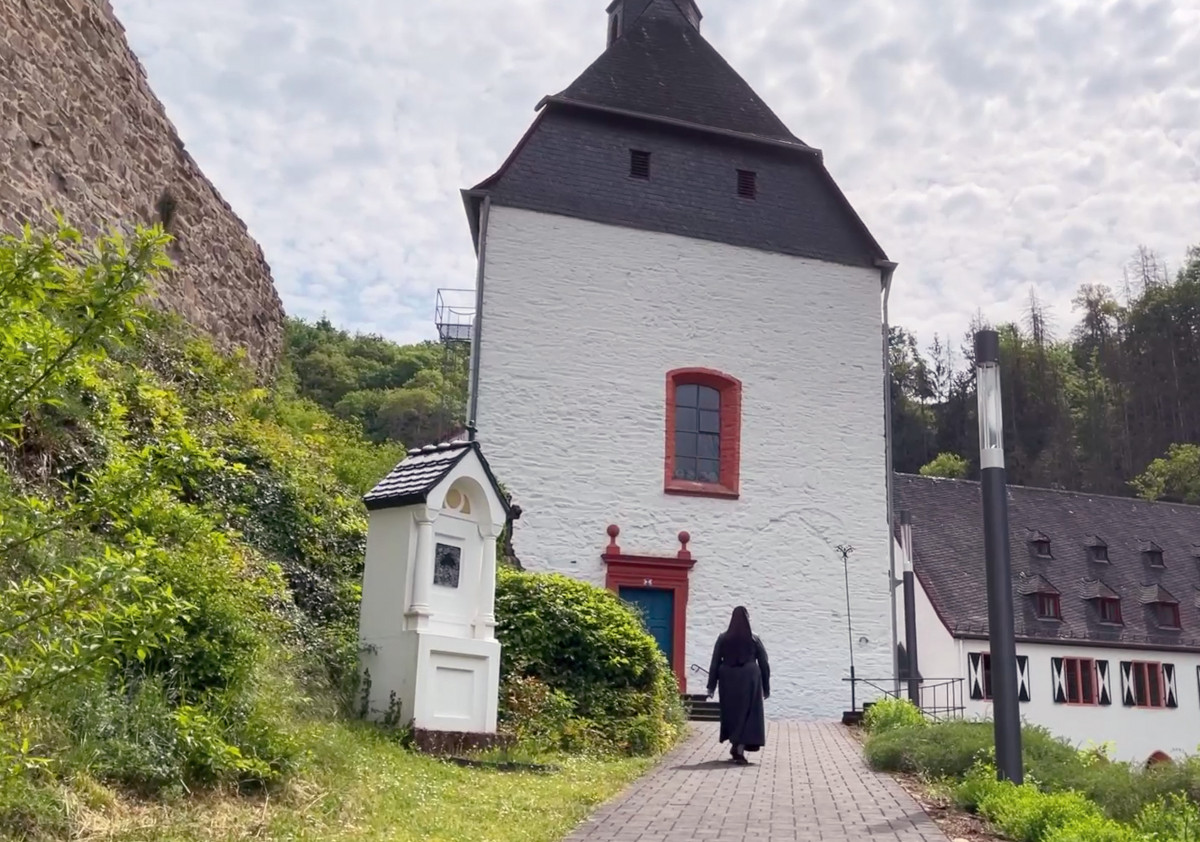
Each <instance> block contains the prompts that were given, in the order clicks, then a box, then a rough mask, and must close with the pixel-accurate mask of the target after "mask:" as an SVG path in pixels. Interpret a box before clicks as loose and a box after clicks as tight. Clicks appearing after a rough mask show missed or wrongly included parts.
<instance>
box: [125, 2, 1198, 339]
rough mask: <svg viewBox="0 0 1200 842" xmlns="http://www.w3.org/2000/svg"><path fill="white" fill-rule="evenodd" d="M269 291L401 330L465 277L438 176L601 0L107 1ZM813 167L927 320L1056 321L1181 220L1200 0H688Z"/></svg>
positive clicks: (566, 77) (488, 157)
mask: <svg viewBox="0 0 1200 842" xmlns="http://www.w3.org/2000/svg"><path fill="white" fill-rule="evenodd" d="M113 5H114V6H115V8H116V11H117V14H118V16H119V17H120V18H121V20H122V22H123V23H124V24H125V26H126V28H127V30H128V34H129V39H130V42H131V44H132V46H133V48H134V50H135V51H136V52H137V53H138V55H139V56H140V57H141V59H142V61H143V62H144V64H145V65H146V68H147V71H148V73H149V75H150V82H151V84H152V86H153V87H154V89H155V90H156V92H157V93H158V95H159V97H160V98H161V99H162V100H163V102H164V103H165V104H166V107H167V112H168V114H169V115H170V116H171V118H172V119H173V120H174V122H175V123H176V125H177V126H178V128H179V131H180V133H181V134H182V136H183V138H184V141H185V142H186V144H187V145H188V147H189V149H190V150H191V152H192V154H193V155H194V156H195V157H196V159H197V160H198V161H199V163H200V165H201V167H203V168H204V170H205V171H206V172H207V174H208V175H209V177H210V178H211V179H212V181H213V182H214V183H215V184H216V185H217V187H218V188H219V189H220V190H221V191H222V193H223V194H224V195H225V197H226V198H227V199H228V200H229V201H230V202H231V204H232V205H233V206H234V208H235V209H236V210H237V211H238V212H239V213H240V214H241V216H242V217H243V218H244V219H245V220H246V221H247V223H248V225H249V226H250V230H251V232H252V233H253V234H254V235H255V236H256V237H257V238H258V240H259V242H261V243H262V246H263V248H264V250H265V251H266V254H267V258H268V260H269V261H270V263H271V266H272V268H273V270H274V274H275V279H276V282H277V284H278V286H279V289H280V293H281V295H282V297H283V300H284V305H285V306H286V308H287V310H288V312H289V313H291V314H293V315H297V316H303V317H308V318H313V317H318V316H320V315H322V314H326V315H328V316H329V318H330V319H332V320H333V321H334V322H335V323H338V324H340V325H343V326H346V327H348V328H351V329H357V330H363V331H371V332H377V333H381V334H384V335H386V336H389V337H392V338H394V339H398V340H401V341H412V340H416V339H422V338H430V337H431V336H432V335H433V325H432V323H433V305H434V293H435V290H436V289H438V288H439V287H460V288H461V287H470V286H471V285H472V284H473V283H474V260H473V254H472V250H471V244H470V238H469V235H468V231H467V225H466V220H465V217H464V214H463V210H462V204H461V201H460V198H459V194H458V190H459V188H461V187H468V186H471V185H473V184H475V183H476V182H478V181H479V180H481V179H483V178H484V177H486V176H487V175H490V174H491V173H492V172H493V171H494V170H495V169H496V168H497V167H498V165H499V164H500V163H501V161H502V160H503V159H504V157H505V156H506V155H507V153H508V152H509V151H510V150H511V148H512V147H513V145H514V144H515V143H516V141H517V140H518V138H519V137H520V136H521V134H522V133H523V132H524V130H525V128H526V127H527V126H528V124H529V123H530V121H531V120H532V119H533V117H534V111H533V106H534V105H535V104H536V103H537V101H538V100H539V99H540V98H541V97H542V96H543V95H544V94H548V93H555V92H557V91H559V90H561V89H562V88H564V87H566V86H567V85H568V84H569V83H570V82H571V80H572V79H573V78H574V77H575V76H577V75H578V74H579V72H581V71H582V70H583V68H584V67H585V66H586V65H587V64H589V63H590V62H591V61H592V59H593V58H594V57H595V56H596V55H598V54H599V53H600V52H601V50H602V49H603V47H604V37H605V17H604V7H605V6H606V5H607V0H507V2H502V0H354V2H338V3H334V2H329V0H171V2H169V3H164V2H161V0H113ZM700 5H701V8H702V10H703V11H704V13H705V14H706V16H707V17H706V18H705V20H704V26H703V32H704V34H705V37H707V38H708V39H709V41H711V42H712V43H713V44H714V45H715V46H716V48H717V49H718V50H720V51H721V52H722V53H723V54H724V55H725V57H726V58H727V59H728V60H729V61H730V62H731V63H732V64H733V66H734V67H735V68H737V69H738V70H739V72H741V74H742V75H743V76H744V77H745V78H746V79H747V81H749V83H750V84H751V86H752V87H754V88H755V89H756V90H757V91H758V92H759V94H760V95H762V96H763V98H764V99H765V100H766V101H767V102H768V104H770V105H771V107H772V108H773V109H774V110H775V111H776V113H777V114H779V116H780V117H781V118H782V119H783V120H784V122H786V123H787V124H788V126H789V127H790V128H791V129H792V130H793V132H795V133H796V134H797V135H798V136H799V137H800V138H801V139H803V140H804V141H806V142H807V143H810V144H812V145H814V146H818V147H820V148H822V149H823V150H824V151H825V161H826V165H827V166H828V167H829V169H830V171H831V172H832V173H833V175H834V177H835V178H836V179H837V180H838V182H839V184H840V185H841V186H842V189H843V190H844V191H845V192H846V194H847V195H848V196H849V198H850V201H851V202H852V203H853V204H854V205H855V207H856V208H857V209H858V211H859V213H860V214H861V215H862V216H863V218H864V219H865V220H866V222H867V225H868V226H869V227H870V228H871V229H872V231H873V233H874V234H875V236H876V238H877V239H878V240H879V242H880V243H881V244H882V246H883V247H884V249H885V250H886V251H887V252H888V254H889V256H890V257H891V258H892V259H893V260H897V261H898V262H899V263H900V269H899V271H898V273H897V276H896V286H895V288H894V291H893V297H892V301H893V314H894V321H898V322H899V323H901V324H904V325H905V326H907V327H909V328H911V329H913V330H915V331H917V333H918V335H919V338H920V339H921V341H922V343H923V344H924V343H927V342H928V341H929V340H930V339H931V338H932V336H933V333H934V332H935V331H938V332H940V333H941V334H942V335H943V336H945V335H946V334H950V335H951V336H952V337H953V338H954V340H955V344H957V342H958V341H959V340H960V338H961V335H962V333H963V331H964V330H965V329H966V326H967V323H968V322H969V320H970V317H971V315H972V314H974V313H975V312H976V311H977V310H978V311H982V313H983V314H984V316H985V317H987V318H989V319H991V320H993V321H995V320H1000V319H1005V318H1011V317H1013V316H1015V315H1017V314H1019V312H1020V309H1021V308H1022V307H1023V305H1024V303H1025V302H1026V301H1028V298H1029V292H1030V289H1031V288H1032V289H1035V290H1036V291H1037V294H1038V295H1039V297H1041V298H1042V300H1043V301H1044V302H1045V303H1047V304H1049V305H1051V308H1052V311H1051V313H1052V318H1053V320H1054V321H1053V322H1052V324H1054V325H1056V326H1057V328H1058V330H1059V332H1060V333H1065V332H1066V331H1067V330H1069V328H1070V327H1071V325H1072V324H1073V323H1074V317H1073V315H1072V311H1071V303H1070V302H1071V298H1072V295H1073V293H1074V290H1075V288H1076V287H1077V286H1078V285H1079V284H1080V283H1085V282H1102V283H1108V284H1110V285H1112V286H1114V287H1119V286H1120V284H1121V277H1122V267H1123V265H1124V264H1125V262H1126V261H1127V260H1128V258H1129V257H1130V255H1131V253H1132V252H1133V251H1134V250H1135V249H1136V247H1137V246H1138V245H1139V244H1145V245H1146V246H1149V247H1150V248H1152V249H1154V250H1156V251H1157V252H1159V254H1160V255H1161V256H1162V257H1163V258H1164V259H1165V260H1166V261H1167V262H1168V264H1169V265H1171V266H1177V265H1178V263H1179V261H1180V259H1181V258H1182V257H1183V254H1184V251H1185V249H1186V247H1187V246H1188V245H1189V244H1190V243H1200V189H1198V186H1200V62H1198V61H1197V60H1196V56H1198V55H1200V0H1116V2H1113V0H1003V2H999V0H954V2H949V0H838V2H833V0H700Z"/></svg>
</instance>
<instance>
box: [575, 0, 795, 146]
mask: <svg viewBox="0 0 1200 842" xmlns="http://www.w3.org/2000/svg"><path fill="white" fill-rule="evenodd" d="M557 98H558V99H562V100H567V101H570V102H575V103H580V104H586V105H594V106H601V107H605V108H615V109H620V110H623V111H632V112H636V113H638V114H645V115H648V116H653V117H664V118H667V119H669V120H679V121H681V122H685V123H692V124H694V125H697V126H706V127H709V128H714V129H724V130H726V131H733V132H739V133H741V134H746V135H750V136H753V137H759V138H768V139H771V140H777V141H784V142H786V143H794V144H796V145H798V146H801V147H804V146H806V144H804V143H803V141H801V140H799V139H798V138H797V137H796V136H795V135H793V134H792V133H791V132H790V131H788V128H787V126H785V125H784V124H783V121H782V120H780V119H779V118H778V117H777V116H775V113H774V112H773V111H771V109H770V108H768V107H767V104H766V103H765V102H763V100H762V98H761V97H760V96H759V95H758V94H756V93H755V92H754V90H753V89H752V88H751V87H750V85H748V84H747V83H746V81H745V80H744V79H743V78H742V77H741V76H739V75H738V73H737V71H736V70H734V69H733V68H732V67H731V66H730V65H729V63H728V62H726V61H725V59H723V58H722V57H721V54H720V53H718V52H717V51H716V50H715V49H714V48H713V46H712V45H711V44H709V43H708V42H707V41H706V40H704V38H703V37H702V36H701V35H700V33H699V32H697V31H696V30H695V29H693V28H692V27H691V26H690V25H689V24H688V23H687V22H686V21H685V20H684V18H683V15H682V14H679V15H676V16H674V17H672V16H670V15H659V16H651V15H643V16H641V17H640V18H639V19H638V20H637V21H636V22H635V23H634V24H633V25H632V27H631V28H629V29H628V30H627V34H626V35H624V36H623V37H621V38H618V39H617V40H616V41H615V42H614V43H613V44H612V45H611V46H610V47H609V48H608V49H607V50H605V51H604V53H603V54H602V55H601V56H600V57H599V58H598V59H596V61H595V62H593V63H592V65H591V66H590V67H589V68H588V69H587V70H585V71H583V73H582V74H580V76H579V78H578V79H576V80H575V81H574V82H572V83H571V84H570V85H569V86H568V87H567V88H566V90H564V91H563V92H562V93H560V94H559V95H558V97H557Z"/></svg>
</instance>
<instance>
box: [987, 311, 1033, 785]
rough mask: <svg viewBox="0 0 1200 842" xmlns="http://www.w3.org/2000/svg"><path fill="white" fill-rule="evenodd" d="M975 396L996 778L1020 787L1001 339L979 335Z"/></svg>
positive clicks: (997, 335) (989, 334)
mask: <svg viewBox="0 0 1200 842" xmlns="http://www.w3.org/2000/svg"><path fill="white" fill-rule="evenodd" d="M975 390H976V393H977V395H978V398H979V467H980V474H981V476H980V479H981V485H982V489H983V542H984V557H985V562H986V564H987V602H988V643H989V646H990V649H991V673H992V700H993V701H992V707H993V714H994V717H995V720H994V728H995V738H996V772H997V777H999V778H1000V779H1001V780H1009V781H1012V782H1013V783H1016V784H1020V783H1021V782H1022V779H1023V778H1024V770H1023V767H1022V761H1021V711H1020V702H1019V700H1018V696H1017V641H1016V632H1015V629H1014V620H1013V600H1012V559H1011V557H1010V554H1009V543H1008V489H1007V483H1006V479H1005V475H1004V416H1003V411H1002V404H1001V400H1000V336H999V334H997V333H996V331H994V330H981V331H979V332H977V333H976V334H975Z"/></svg>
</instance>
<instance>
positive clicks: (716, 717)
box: [683, 693, 721, 722]
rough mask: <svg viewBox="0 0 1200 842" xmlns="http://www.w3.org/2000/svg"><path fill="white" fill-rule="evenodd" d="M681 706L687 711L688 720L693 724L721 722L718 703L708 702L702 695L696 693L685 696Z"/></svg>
mask: <svg viewBox="0 0 1200 842" xmlns="http://www.w3.org/2000/svg"><path fill="white" fill-rule="evenodd" d="M683 706H684V707H685V708H686V709H687V714H688V719H690V720H691V721H693V722H720V721H721V705H720V703H719V702H713V701H709V700H708V698H706V697H705V696H703V695H700V694H697V693H692V694H685V695H684V697H683Z"/></svg>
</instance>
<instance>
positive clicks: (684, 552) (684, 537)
mask: <svg viewBox="0 0 1200 842" xmlns="http://www.w3.org/2000/svg"><path fill="white" fill-rule="evenodd" d="M690 540H692V536H691V535H689V534H687V533H686V532H680V533H679V544H680V547H679V552H678V553H677V554H676V555H678V557H679V558H681V559H682V560H684V561H688V560H690V559H691V557H692V554H691V552H690V551H689V550H688V548H687V545H688V541H690Z"/></svg>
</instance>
